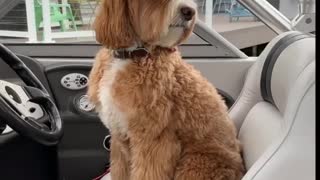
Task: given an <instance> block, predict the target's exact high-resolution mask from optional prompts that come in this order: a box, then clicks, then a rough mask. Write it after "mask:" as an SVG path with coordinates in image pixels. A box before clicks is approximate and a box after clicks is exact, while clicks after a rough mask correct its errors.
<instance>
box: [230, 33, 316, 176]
mask: <svg viewBox="0 0 320 180" xmlns="http://www.w3.org/2000/svg"><path fill="white" fill-rule="evenodd" d="M314 114H315V38H314V37H312V36H309V35H305V34H301V33H299V32H288V33H284V34H282V35H280V36H278V37H277V38H275V39H274V40H273V41H271V42H270V43H269V45H268V46H267V47H266V49H265V51H264V52H263V53H262V54H261V56H260V57H259V58H258V60H257V62H256V63H255V64H254V65H253V66H252V67H251V69H250V70H249V72H248V74H247V79H246V82H245V85H244V88H243V90H242V92H241V94H240V97H239V98H238V100H237V101H236V103H235V105H234V106H233V107H232V108H231V110H230V116H231V118H232V119H233V120H234V121H235V123H236V125H237V128H238V129H239V133H238V137H239V139H240V141H241V143H242V146H243V157H244V161H245V165H246V168H247V170H248V172H247V174H246V175H245V177H244V178H243V179H245V180H246V179H250V180H251V179H254V180H257V179H259V180H260V179H261V180H269V179H273V180H277V179H279V180H283V179H290V180H298V179H314V178H315V175H314V172H315V165H314V163H315V143H314V140H315V126H314V125H315V115H314Z"/></svg>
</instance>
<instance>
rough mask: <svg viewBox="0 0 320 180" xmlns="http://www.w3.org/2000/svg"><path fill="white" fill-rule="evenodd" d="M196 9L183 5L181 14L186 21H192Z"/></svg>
mask: <svg viewBox="0 0 320 180" xmlns="http://www.w3.org/2000/svg"><path fill="white" fill-rule="evenodd" d="M195 13H196V11H195V10H194V9H193V8H190V7H182V8H181V14H182V16H183V18H184V19H185V20H186V21H191V20H192V18H193V16H194V15H195Z"/></svg>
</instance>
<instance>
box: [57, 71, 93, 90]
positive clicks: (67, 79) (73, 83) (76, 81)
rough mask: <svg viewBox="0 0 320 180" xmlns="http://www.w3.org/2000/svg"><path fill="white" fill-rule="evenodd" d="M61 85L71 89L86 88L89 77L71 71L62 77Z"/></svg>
mask: <svg viewBox="0 0 320 180" xmlns="http://www.w3.org/2000/svg"><path fill="white" fill-rule="evenodd" d="M61 85H62V86H63V87H65V88H66V89H70V90H80V89H84V88H85V87H87V85H88V77H87V76H86V75H83V74H80V73H70V74H67V75H65V76H63V77H62V79H61Z"/></svg>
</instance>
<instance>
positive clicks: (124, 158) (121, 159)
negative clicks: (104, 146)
mask: <svg viewBox="0 0 320 180" xmlns="http://www.w3.org/2000/svg"><path fill="white" fill-rule="evenodd" d="M129 153H130V152H129V144H128V142H127V141H122V140H120V139H119V138H118V137H117V136H113V137H112V139H111V154H110V160H111V179H112V180H129V177H130V159H129V156H130V155H129Z"/></svg>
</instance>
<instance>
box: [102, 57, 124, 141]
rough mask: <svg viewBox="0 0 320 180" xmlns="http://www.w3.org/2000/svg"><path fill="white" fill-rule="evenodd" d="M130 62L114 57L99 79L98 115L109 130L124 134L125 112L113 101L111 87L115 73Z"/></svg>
mask: <svg viewBox="0 0 320 180" xmlns="http://www.w3.org/2000/svg"><path fill="white" fill-rule="evenodd" d="M129 63H130V62H129V61H127V60H119V59H115V60H114V61H113V62H111V64H110V68H109V69H108V70H107V71H105V72H104V74H103V77H102V79H101V81H100V89H99V100H100V103H101V108H100V111H99V116H100V119H101V121H102V122H103V124H104V125H105V126H106V127H107V128H108V129H109V130H110V131H111V132H115V133H120V134H121V135H123V136H126V134H127V130H128V122H127V120H126V118H125V114H124V113H123V112H121V111H120V110H119V109H118V108H117V106H116V105H115V103H114V99H113V97H112V95H111V89H112V86H113V84H114V81H115V77H116V76H117V73H118V72H119V71H121V70H123V69H124V68H125V67H126V66H127V65H128V64H129Z"/></svg>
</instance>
